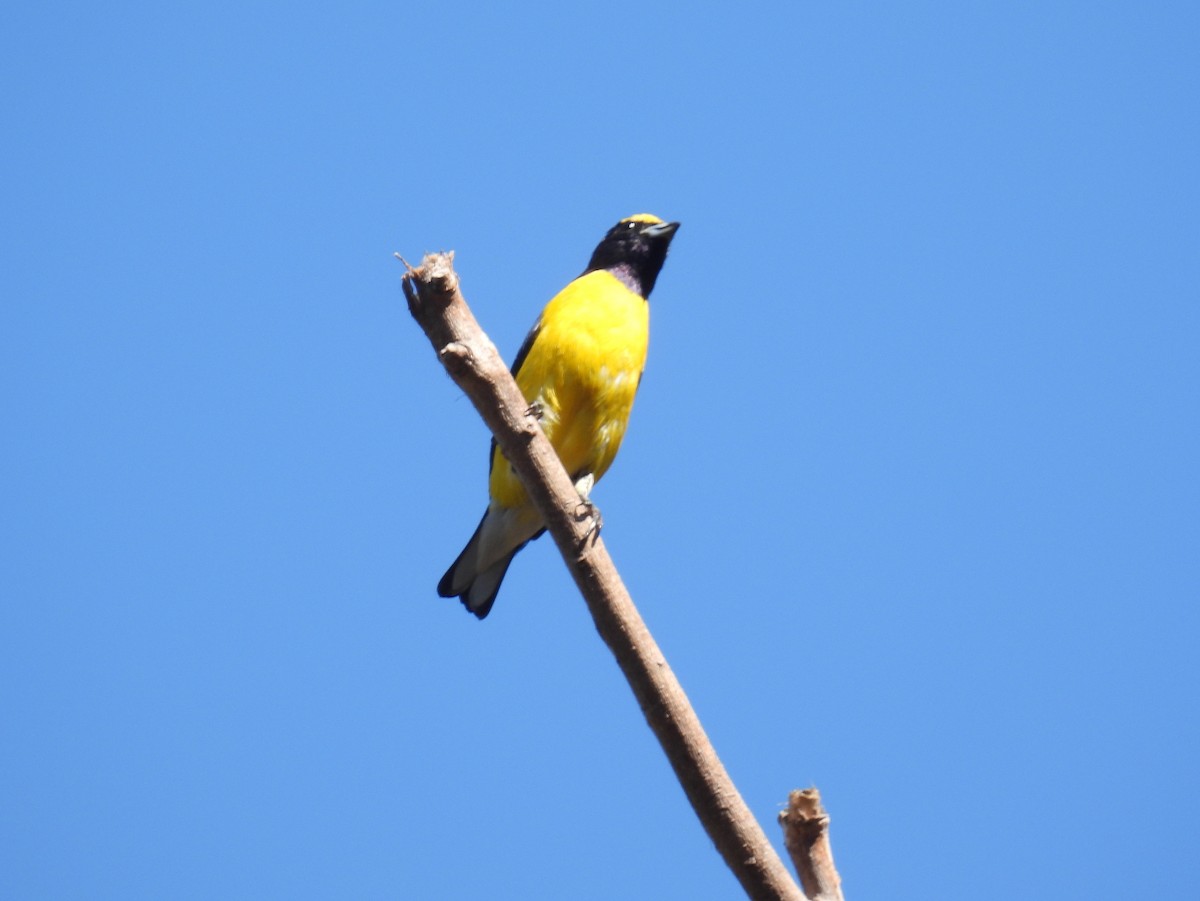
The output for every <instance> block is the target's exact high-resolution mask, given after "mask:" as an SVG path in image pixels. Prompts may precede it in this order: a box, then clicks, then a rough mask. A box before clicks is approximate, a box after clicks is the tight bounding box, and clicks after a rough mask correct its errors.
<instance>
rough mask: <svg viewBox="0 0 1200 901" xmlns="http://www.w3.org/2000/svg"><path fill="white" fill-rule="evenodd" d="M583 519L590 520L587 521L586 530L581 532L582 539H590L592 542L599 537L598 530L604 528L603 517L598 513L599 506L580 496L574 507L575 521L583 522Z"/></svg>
mask: <svg viewBox="0 0 1200 901" xmlns="http://www.w3.org/2000/svg"><path fill="white" fill-rule="evenodd" d="M585 519H588V520H591V522H589V523H588V527H587V531H586V532H584V533H583V541H584V543H587V542H588V541H591V542H592V543H593V544H594V543H595V541H596V539H597V538H599V537H600V530H601V529H602V528H604V517H603V516H601V515H600V508H599V507H597V506H596V505H595V504H593V503H592V502H591V501H589V500H588V499H587V498H586V497H584V498H580V501H579V504H578V506H576V507H575V521H576V522H583V521H584V520H585Z"/></svg>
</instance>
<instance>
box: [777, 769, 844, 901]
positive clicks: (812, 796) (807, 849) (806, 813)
mask: <svg viewBox="0 0 1200 901" xmlns="http://www.w3.org/2000/svg"><path fill="white" fill-rule="evenodd" d="M779 822H780V823H782V824H783V843H784V845H786V846H787V849H788V854H790V855H791V857H792V863H793V864H795V867H796V872H797V873H799V874H800V885H801V886H803V888H804V894H805V896H806V897H807V898H808V899H809V901H842V879H841V877H840V876H838V871H837V869H836V868H835V867H834V865H833V851H832V849H831V848H830V847H829V814H827V813H826V812H825V808H824V807H822V806H821V793H820V792H819V791H817V790H816V789H815V788H805V789H797V790H796V791H794V792H792V793H791V794H790V795H789V796H788V806H787V810H785V811H783V813H781V814H779Z"/></svg>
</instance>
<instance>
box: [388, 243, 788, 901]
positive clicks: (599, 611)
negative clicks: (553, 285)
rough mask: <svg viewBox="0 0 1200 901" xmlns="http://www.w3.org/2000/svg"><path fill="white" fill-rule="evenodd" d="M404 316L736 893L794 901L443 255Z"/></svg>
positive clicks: (409, 276) (415, 287)
mask: <svg viewBox="0 0 1200 901" xmlns="http://www.w3.org/2000/svg"><path fill="white" fill-rule="evenodd" d="M403 286H404V295H405V297H406V298H407V299H408V305H409V310H410V311H411V312H412V314H413V317H414V318H415V319H416V320H417V322H418V323H419V324H420V326H421V328H422V329H423V330H424V331H425V334H426V335H427V336H428V337H429V340H430V342H431V343H432V344H433V348H434V351H435V352H436V353H437V355H438V358H439V359H440V360H441V361H442V363H443V365H445V367H446V370H447V371H448V372H449V373H450V375H451V377H452V378H453V379H454V381H455V382H456V383H457V384H458V386H459V387H460V388H462V390H463V391H464V392H465V393H466V394H467V396H468V397H469V398H470V399H471V402H472V403H474V405H475V408H476V409H477V410H478V411H479V414H480V415H481V416H482V417H483V419H484V421H485V422H486V423H487V425H488V428H490V429H491V430H492V433H493V434H494V435H495V436H496V440H497V442H499V444H500V447H501V449H502V450H503V451H504V455H505V457H507V458H508V460H509V462H510V463H512V465H513V468H514V469H516V471H517V474H518V475H519V476H520V477H521V480H522V482H523V483H524V484H525V487H526V490H527V491H528V493H529V496H530V498H531V499H532V500H533V502H534V504H535V505H536V506H537V508H538V511H539V512H540V513H541V515H542V517H543V520H544V521H545V523H546V526H547V528H548V529H549V531H550V534H551V535H552V536H553V537H554V541H555V543H556V544H557V545H558V549H559V551H560V552H561V553H562V555H563V559H564V560H565V561H566V563H567V567H568V569H570V571H571V575H572V576H573V577H574V579H575V583H576V585H578V586H579V590H580V591H581V592H582V593H583V596H584V599H585V600H586V601H587V605H588V609H589V610H590V611H591V614H592V618H593V620H594V621H595V624H596V629H597V631H598V632H599V633H600V636H601V637H602V638H603V639H604V641H605V643H606V644H607V645H608V647H609V649H610V650H611V651H612V653H613V655H614V656H615V657H616V658H617V663H618V665H619V666H620V667H621V670H622V672H623V673H624V674H625V678H626V679H627V680H628V682H629V685H630V687H631V688H632V689H633V693H634V695H635V696H636V697H637V700H638V703H639V704H640V705H641V708H642V712H643V713H644V714H645V717H646V721H647V722H648V723H649V724H650V728H651V729H653V730H654V734H655V735H656V736H657V737H658V740H659V743H660V744H661V745H662V748H663V750H664V751H665V752H666V755H667V758H668V759H669V760H670V762H671V766H672V767H673V768H674V770H675V774H676V776H677V777H678V779H679V782H680V784H681V785H682V786H683V790H684V791H685V792H686V793H687V796H688V799H689V800H690V801H691V803H692V807H693V808H694V809H695V811H696V815H697V816H698V817H699V818H700V821H701V823H703V825H704V828H705V829H706V830H707V831H708V834H709V837H710V838H711V839H712V841H713V844H715V845H716V846H717V849H718V850H719V851H720V853H721V855H722V857H724V858H725V862H726V864H728V865H729V868H730V869H731V870H733V873H734V875H735V876H736V877H737V879H738V881H739V882H741V884H742V887H743V889H745V891H746V894H747V895H748V896H749V897H750V898H752V899H755V901H758V899H762V901H767V899H788V901H802V898H803V896H802V895H801V893H800V890H799V888H798V887H797V886H796V884H795V882H793V881H792V878H791V876H790V875H789V874H788V872H787V869H786V868H785V867H784V865H783V862H782V861H781V860H780V858H779V856H778V855H777V854H776V853H775V849H774V848H773V847H772V846H771V843H770V842H769V841H768V840H767V837H766V835H765V833H764V832H763V830H762V828H761V827H760V826H759V824H758V822H757V821H756V820H755V819H754V816H753V815H752V814H751V813H750V810H749V808H748V807H747V806H746V803H745V802H744V801H743V800H742V797H741V795H739V794H738V791H737V788H736V787H734V784H733V782H732V781H731V780H730V778H729V774H728V773H727V772H726V771H725V767H724V766H723V765H722V764H721V761H720V760H719V759H718V758H717V754H716V751H714V750H713V747H712V744H711V743H710V742H709V740H708V737H707V736H706V735H705V733H704V729H703V727H702V726H701V725H700V721H699V719H698V718H697V717H696V714H695V711H693V710H692V707H691V704H690V703H689V702H688V699H687V696H686V695H685V694H684V692H683V688H682V687H681V686H680V684H679V681H678V680H677V679H676V678H675V675H674V673H672V672H671V669H670V667H669V666H667V661H666V660H665V659H664V657H663V655H662V653H661V652H660V651H659V649H658V645H657V644H655V642H654V638H653V637H652V636H651V635H650V632H649V630H648V629H647V628H646V625H645V623H644V622H643V621H642V618H641V616H640V615H639V614H638V612H637V609H636V608H635V607H634V605H633V601H632V599H631V598H630V597H629V593H628V591H626V589H625V586H624V585H623V584H622V582H621V579H620V576H619V575H618V574H617V571H616V567H615V566H614V565H613V562H612V559H611V558H610V557H609V555H608V551H607V550H605V547H604V542H603V541H602V540H600V539H599V537H598V536H597V535H596V534H595V530H594V527H593V524H592V523H591V522H590V521H589V518H588V517H583V518H582V519H581V518H579V517H577V516H576V511H577V510H578V509H579V507H580V503H579V495H578V493H577V492H576V490H575V486H574V485H573V484H572V483H571V479H570V477H569V476H568V475H567V473H566V471H565V470H564V469H563V467H562V464H561V463H560V462H559V460H558V456H557V455H556V454H555V452H554V449H553V448H552V447H551V446H550V442H549V441H547V440H546V437H545V435H543V434H542V430H541V428H540V427H539V426H538V424H537V420H536V418H535V417H534V416H533V415H531V413H530V411H529V409H528V406H529V405H528V404H527V403H526V401H525V398H524V397H522V395H521V392H520V390H519V389H518V388H517V385H516V382H515V381H513V379H512V377H511V375H509V372H508V368H507V367H506V366H505V365H504V362H503V360H502V359H501V358H500V355H499V354H498V353H497V352H496V348H495V346H494V345H493V344H492V342H491V341H490V340H489V339H488V337H487V336H486V335H485V334H484V333H483V331H482V330H481V329H480V328H479V324H478V323H477V322H476V321H475V318H474V316H472V315H471V311H470V310H469V309H468V308H467V304H466V301H464V300H463V297H462V294H461V293H460V292H459V289H458V276H457V275H456V274H455V272H454V268H453V257H452V255H451V254H431V255H429V256H426V257H425V259H424V260H423V261H422V263H421V265H420V266H419V267H418V268H417V269H411V268H410V269H409V271H408V272H407V273H406V274H405V276H404V280H403Z"/></svg>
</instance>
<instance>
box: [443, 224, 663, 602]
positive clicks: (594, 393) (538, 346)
mask: <svg viewBox="0 0 1200 901" xmlns="http://www.w3.org/2000/svg"><path fill="white" fill-rule="evenodd" d="M678 228H679V223H678V222H664V221H663V220H661V219H659V218H658V217H657V216H651V215H649V214H647V213H641V214H639V215H637V216H630V217H629V218H628V219H622V220H621V221H620V222H618V223H617V224H616V225H614V226H613V227H612V228H611V229H609V232H608V234H606V235H605V236H604V239H603V240H602V241H601V242H600V243H599V244H598V245H597V246H596V249H595V251H594V252H593V253H592V259H591V261H590V262H589V263H588V265H587V268H586V269H585V270H584V271H583V274H582V275H581V276H579V278H577V279H575V280H574V281H573V282H571V283H570V284H569V285H567V286H566V287H565V288H563V289H562V291H560V292H559V293H558V294H557V295H556V296H555V297H554V298H553V299H552V300H551V301H550V303H548V304H546V309H544V310H543V311H542V315H541V316H540V317H539V318H538V321H537V322H536V323H535V324H534V326H533V329H532V330H531V331H530V332H529V335H528V336H527V337H526V338H525V342H524V343H523V344H522V345H521V349H520V350H519V351H517V359H516V362H515V363H513V369H512V371H513V375H514V376H515V377H516V380H517V385H518V387H520V389H521V393H522V394H523V395H524V396H525V399H526V400H527V401H529V404H530V406H531V408H532V409H534V410H536V411H537V413H538V416H539V420H540V422H541V426H542V431H543V432H545V433H546V437H547V438H549V439H550V443H551V444H552V445H553V446H554V450H555V451H556V452H557V453H558V457H559V459H560V460H562V463H563V467H564V468H565V469H566V470H567V472H568V473H570V475H571V478H572V479H573V480H574V481H575V488H576V489H577V490H578V491H579V496H580V497H581V498H583V499H584V500H585V501H586V500H587V498H588V494H589V492H590V491H591V489H592V486H593V485H594V484H595V483H596V482H597V481H598V480H599V479H600V477H601V476H603V475H604V473H605V472H607V471H608V467H609V466H611V465H612V462H613V458H614V457H616V455H617V449H618V448H619V447H620V446H621V439H622V438H623V437H624V436H625V426H626V424H627V423H628V422H629V411H630V410H631V409H632V408H633V397H634V395H635V394H636V393H637V389H638V384H639V382H640V381H641V378H642V369H643V368H644V366H645V364H646V346H647V343H648V341H649V336H650V310H649V304H647V303H646V298H648V297H649V296H650V292H651V291H652V290H653V289H654V282H655V281H656V280H657V279H658V273H659V271H660V270H661V269H662V265H663V262H664V261H665V260H666V258H667V248H668V247H669V246H670V244H671V239H672V238H673V237H674V236H675V232H676V230H677V229H678ZM489 462H490V465H491V470H490V475H489V479H488V488H489V494H490V502H489V503H488V508H487V512H485V513H484V514H483V519H482V520H481V521H480V523H479V527H478V528H477V529H476V530H475V534H474V535H472V536H471V540H470V541H468V542H467V546H466V547H465V548H464V549H463V552H462V553H461V554H459V555H458V559H457V560H455V561H454V563H453V565H452V566H451V567H450V569H449V570H447V571H446V575H444V576H442V580H441V581H440V582H439V583H438V588H437V590H438V594H440V595H441V596H442V597H444V598H453V597H457V598H459V599H460V600H461V601H462V602H463V604H464V605H465V606H466V608H467V609H468V610H470V611H471V612H472V613H474V614H475V615H476V616H477V617H479V618H480V619H483V618H484V617H485V616H487V615H488V612H489V611H490V610H491V609H492V604H493V603H494V602H495V600H496V593H497V592H498V591H499V590H500V583H501V582H502V581H503V580H504V574H505V573H506V572H507V571H508V565H509V564H510V563H512V559H513V557H514V556H516V553H517V551H519V550H520V549H521V548H523V547H524V546H525V545H526V544H527V543H529V542H530V541H532V540H533V539H534V538H537V537H538V536H540V535H541V534H542V533H543V532H545V531H546V529H545V527H544V526H543V525H542V518H541V516H539V515H538V512H537V510H535V509H534V507H533V504H532V503H530V501H529V498H528V497H527V496H526V494H525V488H524V486H522V485H521V481H520V479H519V478H518V477H517V474H516V473H515V472H514V471H513V468H512V466H511V465H510V464H509V462H508V460H506V459H505V457H504V455H503V454H502V453H501V452H500V449H499V448H498V447H497V446H496V442H495V441H494V440H493V441H492V450H491V454H490V455H489Z"/></svg>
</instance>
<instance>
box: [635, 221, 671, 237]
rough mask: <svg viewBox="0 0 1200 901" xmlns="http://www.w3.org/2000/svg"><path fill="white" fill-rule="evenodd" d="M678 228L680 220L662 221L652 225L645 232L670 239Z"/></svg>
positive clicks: (652, 235) (651, 235)
mask: <svg viewBox="0 0 1200 901" xmlns="http://www.w3.org/2000/svg"><path fill="white" fill-rule="evenodd" d="M678 230H679V223H678V222H660V223H658V224H657V225H651V226H650V227H649V228H647V229H646V230H645V231H644V232H643V234H646V235H649V236H650V237H651V238H667V239H670V238H671V237H672V236H673V235H674V234H675V232H676V231H678Z"/></svg>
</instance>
